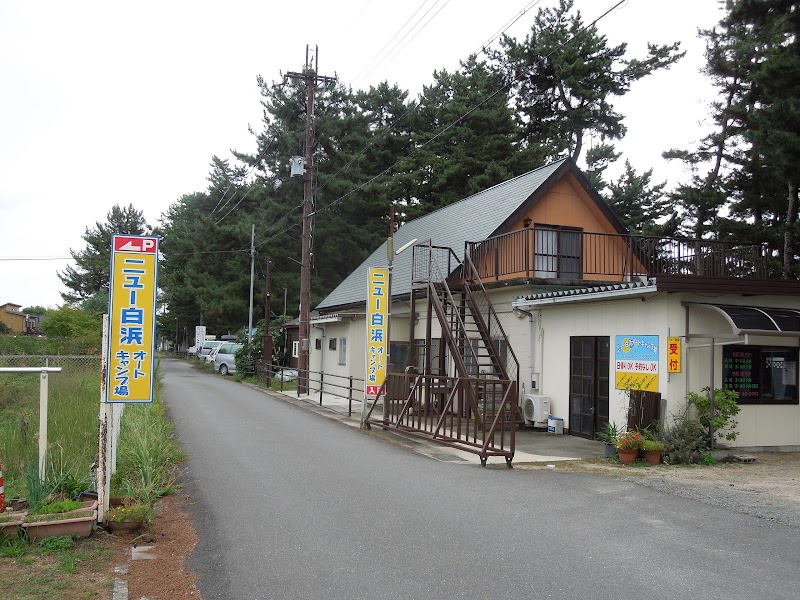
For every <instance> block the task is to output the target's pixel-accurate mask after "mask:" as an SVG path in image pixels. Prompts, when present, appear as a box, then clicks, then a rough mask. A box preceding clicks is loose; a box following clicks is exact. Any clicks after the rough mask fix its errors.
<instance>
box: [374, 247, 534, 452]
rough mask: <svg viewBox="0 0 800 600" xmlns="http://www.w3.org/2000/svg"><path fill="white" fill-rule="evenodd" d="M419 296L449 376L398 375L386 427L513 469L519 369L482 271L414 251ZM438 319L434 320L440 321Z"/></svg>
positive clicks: (447, 254) (434, 250)
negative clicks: (436, 331) (436, 329)
mask: <svg viewBox="0 0 800 600" xmlns="http://www.w3.org/2000/svg"><path fill="white" fill-rule="evenodd" d="M413 265H414V267H413V275H412V278H413V279H412V289H413V291H412V293H413V294H415V295H417V296H418V297H423V298H424V299H425V300H427V308H428V319H427V328H428V336H427V339H428V340H430V339H431V328H432V324H433V320H434V318H435V319H436V320H437V321H438V323H439V325H440V328H441V337H442V339H443V340H444V343H445V345H446V346H447V349H448V353H449V357H450V361H451V362H450V366H449V367H448V372H447V374H434V373H431V372H428V369H423V372H421V373H405V374H400V373H392V374H390V375H389V381H388V386H387V390H386V402H387V404H388V406H387V410H385V411H384V419H383V421H382V422H379V421H377V420H371V422H372V423H379V424H382V425H383V426H387V425H393V426H394V427H395V428H397V429H403V430H405V431H409V432H411V433H416V434H419V435H423V436H425V437H430V438H431V439H434V440H436V441H440V442H442V443H446V444H448V445H451V446H454V447H458V448H460V449H463V450H467V451H470V452H475V453H477V454H478V455H479V456H480V458H481V463H482V464H484V465H485V464H486V459H487V457H489V456H503V457H505V459H506V461H507V464H508V465H509V466H510V465H511V460H512V459H513V457H514V438H515V435H514V432H515V429H516V425H517V422H518V406H517V398H518V393H517V381H518V379H519V365H518V362H517V359H516V356H515V355H514V352H513V350H512V349H511V346H510V344H509V343H508V338H507V336H506V334H505V332H504V331H503V328H502V326H501V325H500V321H499V319H498V318H497V314H496V313H495V311H494V308H493V307H492V305H491V302H490V301H489V298H488V295H487V294H486V290H485V288H484V286H483V283H482V282H481V281H480V278H479V277H478V275H477V270H476V269H475V267H474V265H473V264H472V263H471V261H470V260H469V258H466V259H465V262H464V263H462V262H461V261H459V260H458V257H456V255H455V253H454V252H453V250H452V249H450V248H443V247H438V246H432V245H430V244H424V245H417V246H415V247H414V258H413ZM434 315H435V317H434Z"/></svg>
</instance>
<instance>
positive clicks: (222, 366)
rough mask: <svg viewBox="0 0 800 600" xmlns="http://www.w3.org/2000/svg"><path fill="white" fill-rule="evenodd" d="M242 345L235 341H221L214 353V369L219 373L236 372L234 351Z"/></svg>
mask: <svg viewBox="0 0 800 600" xmlns="http://www.w3.org/2000/svg"><path fill="white" fill-rule="evenodd" d="M242 346H244V344H237V343H235V342H223V344H222V345H221V346H220V347H219V349H218V350H217V353H216V354H215V355H214V370H215V371H218V372H219V374H220V375H227V374H228V373H236V353H237V352H238V351H239V350H240V349H241V348H242Z"/></svg>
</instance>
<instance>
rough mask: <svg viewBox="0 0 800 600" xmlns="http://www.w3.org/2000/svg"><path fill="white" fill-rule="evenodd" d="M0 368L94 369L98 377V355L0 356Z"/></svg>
mask: <svg viewBox="0 0 800 600" xmlns="http://www.w3.org/2000/svg"><path fill="white" fill-rule="evenodd" d="M0 367H34V368H35V367H61V368H62V369H64V370H80V371H85V370H90V369H96V370H97V374H98V377H99V376H100V355H33V354H0Z"/></svg>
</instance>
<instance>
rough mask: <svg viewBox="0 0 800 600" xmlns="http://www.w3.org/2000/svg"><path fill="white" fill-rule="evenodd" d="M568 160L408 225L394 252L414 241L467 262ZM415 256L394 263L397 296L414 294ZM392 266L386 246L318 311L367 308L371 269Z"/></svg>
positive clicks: (404, 256)
mask: <svg viewBox="0 0 800 600" xmlns="http://www.w3.org/2000/svg"><path fill="white" fill-rule="evenodd" d="M567 160H568V159H564V160H559V161H556V162H554V163H551V164H549V165H546V166H544V167H540V168H539V169H536V170H534V171H530V172H529V173H525V174H524V175H520V176H519V177H515V178H514V179H509V180H508V181H504V182H503V183H500V184H498V185H496V186H494V187H491V188H489V189H488V190H484V191H482V192H479V193H477V194H475V195H473V196H469V197H468V198H464V199H463V200H459V201H458V202H454V203H453V204H450V205H448V206H445V207H443V208H440V209H438V210H436V211H434V212H432V213H428V214H427V215H425V216H423V217H420V218H418V219H414V220H413V221H409V222H408V223H406V224H405V225H403V226H402V227H400V228H399V229H398V230H397V231H396V232H395V234H394V247H395V248H400V247H402V246H403V244H405V243H407V242H410V241H411V240H413V239H415V238H416V240H417V243H423V242H425V243H427V241H428V240H430V241H431V243H432V244H433V245H434V246H444V247H449V248H452V249H453V250H454V251H455V253H456V256H458V257H459V258H460V259H461V258H463V256H462V255H463V253H464V242H467V241H470V242H477V241H480V240H483V239H486V238H488V237H491V236H492V235H494V234H495V233H496V232H497V230H498V228H499V227H500V226H501V225H503V224H504V223H505V222H506V220H507V219H508V218H509V217H510V216H511V215H512V213H514V211H516V210H517V209H518V208H519V207H520V206H521V205H522V204H523V203H524V202H525V201H526V200H527V199H528V198H530V197H531V196H532V195H533V194H535V193H536V192H537V190H538V189H539V188H540V187H541V186H542V185H543V184H544V183H545V182H546V181H547V180H548V178H549V177H550V176H551V175H553V173H555V172H556V171H557V170H558V169H559V167H561V166H562V165H563V164H564V163H565V162H567ZM412 255H413V253H412V251H411V249H410V248H409V249H408V250H406V251H405V252H403V253H401V254H399V255H398V256H395V257H394V262H393V264H392V296H400V295H406V294H409V293H410V292H411V268H412V264H411V258H412ZM387 261H388V259H387V257H386V242H385V241H384V242H383V244H381V246H380V247H379V248H378V249H376V250H375V252H373V253H372V254H371V255H370V256H369V258H367V260H365V261H364V262H363V263H361V264H360V265H359V266H358V267H356V268H355V270H353V272H352V273H350V275H348V276H347V278H346V279H345V280H344V281H342V283H340V284H339V286H338V287H337V288H336V289H334V290H333V291H332V292H331V293H330V294H328V296H327V297H326V298H325V299H324V300H323V301H322V302H320V303H319V305H317V310H326V309H330V308H334V307H340V306H347V305H352V304H356V303H361V302H364V303H366V300H367V275H368V273H369V268H370V267H385V266H387V264H388V262H387Z"/></svg>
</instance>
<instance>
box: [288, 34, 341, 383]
mask: <svg viewBox="0 0 800 600" xmlns="http://www.w3.org/2000/svg"><path fill="white" fill-rule="evenodd" d="M312 63H313V64H312ZM318 66H319V49H318V48H317V47H315V48H314V57H313V59H310V58H309V47H308V46H306V63H305V66H304V67H303V71H302V73H295V72H290V73H287V74H286V75H285V76H284V78H283V79H284V82H285V81H286V79H294V80H300V81H302V82H303V83H305V86H306V151H305V173H304V176H303V239H302V259H301V264H300V318H299V321H300V323H299V324H300V331H299V335H300V356H299V357H298V360H297V367H298V368H297V371H298V373H297V394H298V396H299V395H302V394H306V393H308V354H309V349H310V343H309V321H310V319H311V216H312V212H313V187H312V184H313V181H314V163H313V158H314V156H313V149H314V90H315V88H316V86H317V84H318V83H329V82H331V81H336V77H326V76H324V75H317V68H318Z"/></svg>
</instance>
